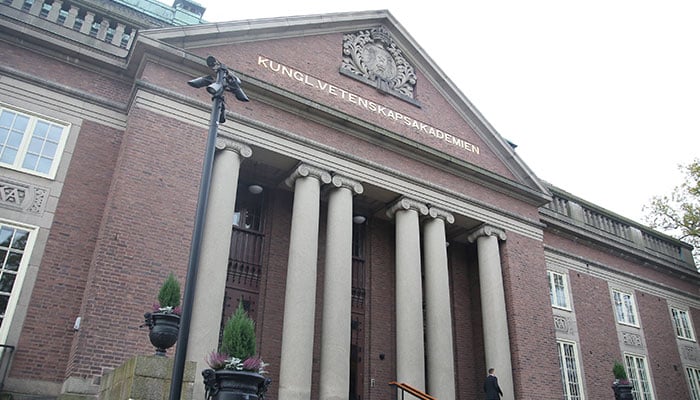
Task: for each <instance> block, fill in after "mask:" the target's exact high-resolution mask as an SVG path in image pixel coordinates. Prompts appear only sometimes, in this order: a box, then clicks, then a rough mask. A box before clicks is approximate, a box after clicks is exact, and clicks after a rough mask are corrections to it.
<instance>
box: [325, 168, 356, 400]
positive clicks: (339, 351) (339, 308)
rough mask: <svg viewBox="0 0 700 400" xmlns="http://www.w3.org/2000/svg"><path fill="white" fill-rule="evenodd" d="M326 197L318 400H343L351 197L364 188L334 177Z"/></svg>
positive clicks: (348, 316) (349, 292)
mask: <svg viewBox="0 0 700 400" xmlns="http://www.w3.org/2000/svg"><path fill="white" fill-rule="evenodd" d="M331 183H332V184H333V186H334V188H333V189H332V190H331V191H330V193H329V196H328V224H327V226H326V270H325V272H324V274H323V276H324V280H323V281H324V284H323V323H322V329H321V380H320V399H321V400H347V399H348V394H349V392H348V387H350V340H351V338H350V334H351V327H350V322H351V321H350V320H351V317H352V196H353V195H354V194H360V193H362V191H363V190H364V189H363V187H362V185H361V184H360V183H359V182H357V181H354V180H352V179H349V178H345V177H342V176H338V175H336V176H334V177H333V180H332V181H331Z"/></svg>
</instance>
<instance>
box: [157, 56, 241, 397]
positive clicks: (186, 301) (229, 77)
mask: <svg viewBox="0 0 700 400" xmlns="http://www.w3.org/2000/svg"><path fill="white" fill-rule="evenodd" d="M207 66H209V68H211V69H213V70H214V71H215V72H216V77H213V76H212V75H206V76H201V77H199V78H195V79H192V80H190V81H188V82H187V84H188V85H190V86H192V87H194V88H197V89H201V88H206V90H207V93H209V94H211V96H212V98H211V100H212V109H211V117H210V119H209V134H208V136H207V148H206V152H205V156H204V165H203V167H202V178H201V181H200V187H199V198H198V200H197V213H196V216H195V223H194V230H193V232H192V246H191V247H190V258H189V266H188V269H187V283H186V284H185V292H184V294H183V298H182V314H181V316H180V332H179V336H178V345H177V348H176V350H175V359H174V360H173V373H172V378H171V380H170V397H169V399H170V400H180V395H181V393H182V377H183V374H184V372H185V361H186V356H187V340H188V338H189V334H190V321H191V320H192V304H193V302H194V295H195V293H194V289H195V282H196V281H197V270H198V269H199V265H198V264H199V253H200V248H201V240H202V231H203V225H204V217H205V213H206V209H207V202H208V200H209V187H210V186H211V174H212V169H213V165H214V147H215V144H216V135H217V130H218V126H219V124H223V123H224V122H226V107H225V105H224V94H225V92H226V91H227V90H228V91H230V92H232V93H233V94H234V95H235V96H236V99H238V100H239V101H249V99H248V96H246V95H245V93H244V92H243V89H241V80H240V79H239V78H238V77H237V76H236V75H234V74H233V71H231V70H229V69H228V68H227V67H226V66H225V65H224V64H221V63H220V62H219V61H218V60H217V59H216V58H214V57H213V56H209V57H207Z"/></svg>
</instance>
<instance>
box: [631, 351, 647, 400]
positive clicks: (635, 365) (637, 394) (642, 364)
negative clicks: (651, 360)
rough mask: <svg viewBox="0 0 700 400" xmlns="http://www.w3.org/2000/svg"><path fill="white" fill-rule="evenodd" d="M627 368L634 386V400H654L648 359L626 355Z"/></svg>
mask: <svg viewBox="0 0 700 400" xmlns="http://www.w3.org/2000/svg"><path fill="white" fill-rule="evenodd" d="M625 366H626V367H627V377H628V378H629V380H630V382H631V383H632V386H633V388H632V395H633V396H634V400H654V393H653V392H652V390H651V379H650V378H649V372H648V371H649V368H648V367H647V360H646V358H645V357H643V356H635V355H632V354H625Z"/></svg>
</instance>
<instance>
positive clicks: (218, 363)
mask: <svg viewBox="0 0 700 400" xmlns="http://www.w3.org/2000/svg"><path fill="white" fill-rule="evenodd" d="M206 362H207V364H208V365H209V368H211V369H222V368H224V367H225V366H226V364H227V362H228V354H224V353H219V352H218V351H212V352H211V353H209V356H208V357H207V359H206Z"/></svg>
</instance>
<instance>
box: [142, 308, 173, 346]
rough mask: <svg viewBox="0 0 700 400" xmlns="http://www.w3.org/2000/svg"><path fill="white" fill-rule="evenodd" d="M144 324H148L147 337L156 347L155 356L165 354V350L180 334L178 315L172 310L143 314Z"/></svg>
mask: <svg viewBox="0 0 700 400" xmlns="http://www.w3.org/2000/svg"><path fill="white" fill-rule="evenodd" d="M143 317H144V319H145V322H144V325H145V326H148V330H149V332H148V339H150V341H151V344H152V345H153V346H154V347H155V348H156V355H157V356H165V353H166V351H167V350H168V349H169V348H171V347H173V346H174V345H175V342H177V337H178V335H179V334H180V316H179V315H177V314H175V313H172V312H152V313H150V312H149V313H145V314H144V315H143Z"/></svg>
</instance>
